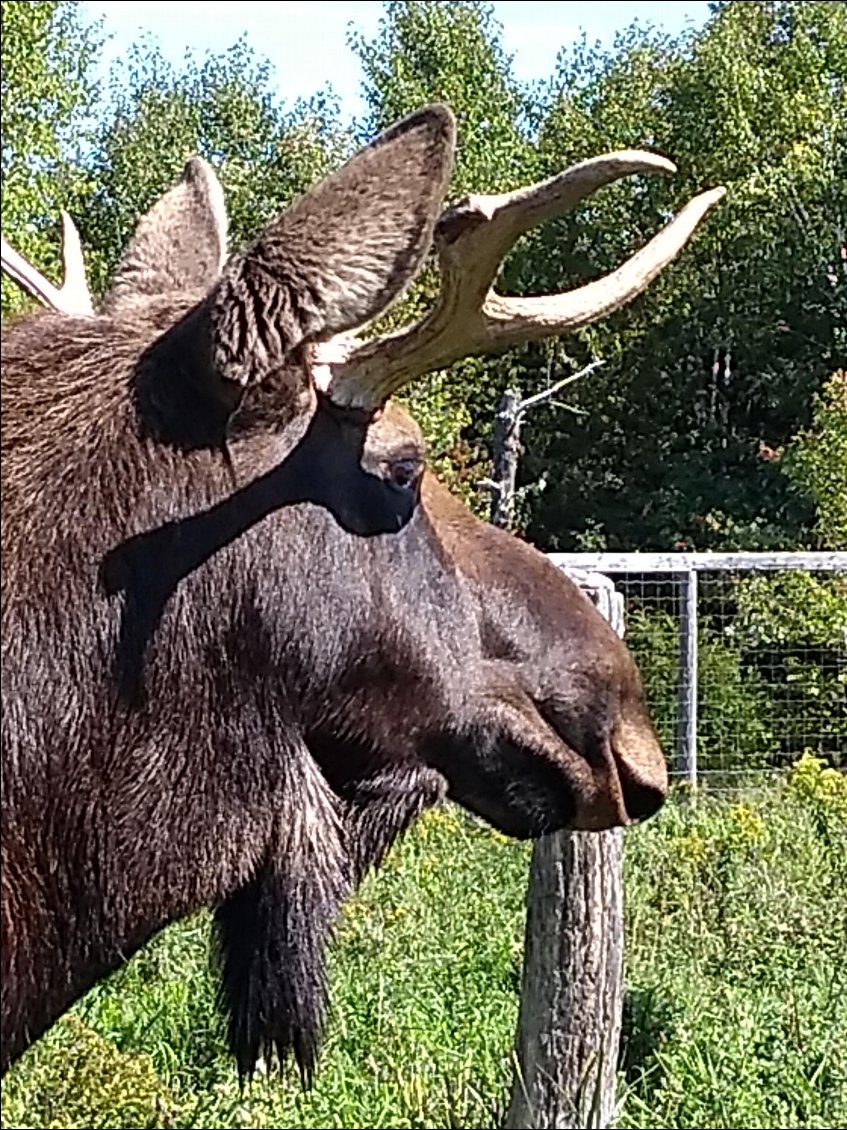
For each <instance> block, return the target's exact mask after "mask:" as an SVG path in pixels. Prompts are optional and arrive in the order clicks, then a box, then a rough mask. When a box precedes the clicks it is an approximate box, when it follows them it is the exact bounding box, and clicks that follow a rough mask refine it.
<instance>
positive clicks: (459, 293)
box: [317, 150, 725, 408]
mask: <svg viewBox="0 0 847 1130" xmlns="http://www.w3.org/2000/svg"><path fill="white" fill-rule="evenodd" d="M675 171H676V166H675V165H674V164H673V163H672V162H671V161H668V160H667V159H666V158H665V157H660V156H658V155H656V154H653V153H646V152H641V151H640V150H623V151H621V152H618V153H607V154H605V155H604V156H601V157H595V158H593V159H591V160H589V161H583V162H581V163H580V164H578V165H573V166H572V167H571V168H569V169H567V170H565V172H563V173H560V174H559V175H558V176H555V177H552V178H551V179H550V180H547V181H543V182H541V183H540V184H535V185H532V186H530V187H528V188H520V189H517V190H516V191H515V192H508V193H503V194H502V195H497V196H468V197H466V198H465V199H464V200H461V201H460V202H459V203H457V204H455V205H453V206H452V207H450V208H448V209H447V210H446V211H445V212H444V213H443V215H442V217H441V219H440V221H439V223H438V227H437V229H436V233H435V246H436V249H437V253H438V259H439V265H440V269H441V291H440V294H439V296H438V299H437V301H436V304H435V306H434V307H433V309H432V310H431V311H430V312H429V313H428V314H427V315H426V316H425V317H424V318H422V319H421V320H420V321H419V322H417V323H415V324H414V325H412V326H407V327H405V328H403V329H401V330H399V331H397V332H395V333H392V334H389V335H387V336H385V337H380V338H376V339H374V340H372V341H361V340H358V339H355V338H354V339H348V341H347V342H346V343H345V345H344V350H343V354H342V355H341V356H340V357H339V354H338V345H339V344H340V343H332V342H329V343H326V345H325V346H323V347H319V349H318V353H317V359H318V363H319V364H321V365H323V366H325V367H327V368H328V372H326V368H325V371H324V377H323V381H322V382H321V383H323V384H324V386H325V387H326V390H327V392H328V395H329V397H330V399H331V400H332V401H334V402H335V403H337V404H340V405H349V406H351V407H353V406H355V407H360V408H374V407H377V406H378V405H380V404H382V403H383V402H384V401H385V400H386V399H387V398H388V397H389V396H390V395H391V394H392V393H394V392H396V391H397V390H398V389H399V388H401V387H402V386H403V385H405V384H407V383H408V382H410V381H412V380H413V379H414V378H415V377H418V376H420V375H422V374H423V373H427V372H431V371H433V370H435V369H442V368H445V367H446V366H448V365H450V364H451V363H452V362H454V361H457V360H459V359H460V358H462V357H470V356H474V355H476V354H481V353H494V352H499V351H501V350H504V349H508V348H510V347H511V346H515V345H520V344H522V343H524V342H528V341H536V340H539V339H541V338H545V337H552V336H554V335H556V334H562V333H567V332H571V331H573V330H577V329H579V328H580V327H582V326H587V325H589V324H590V323H591V322H595V321H597V320H598V319H600V318H602V317H604V316H605V315H607V314H610V313H611V312H612V311H613V310H617V309H618V308H619V307H620V306H623V305H625V304H626V303H627V302H630V301H631V300H632V299H633V298H635V297H636V296H637V295H639V294H640V293H641V292H642V291H643V290H644V289H645V288H646V287H647V286H648V285H649V284H650V282H651V281H652V280H653V279H654V278H655V277H656V276H657V275H658V274H659V273H660V272H661V271H662V270H663V269H664V268H665V267H666V266H667V265H668V263H670V262H671V260H672V259H673V258H674V257H675V256H676V255H677V254H678V253H679V251H681V249H682V248H683V247H684V246H685V244H686V243H687V241H688V239H689V238H690V236H691V235H692V233H693V232H694V229H695V228H696V227H697V225H698V223H699V222H700V220H701V219H702V218H703V216H704V215H705V214H706V212H707V211H708V210H709V208H711V207H712V205H713V204H715V203H717V201H718V200H720V198H721V197H722V196H723V195H724V192H725V190H724V189H723V188H713V189H711V190H710V191H708V192H704V193H702V194H701V195H700V196H697V197H695V198H694V199H693V200H692V201H690V203H688V204H687V205H686V206H685V207H684V208H683V209H682V211H681V212H680V213H679V215H678V216H676V217H675V219H673V220H672V221H671V222H670V223H669V224H668V225H667V226H666V227H665V228H664V229H663V230H662V231H660V232H659V233H658V234H657V235H655V236H654V237H653V238H652V239H651V240H650V242H649V243H648V244H647V245H646V246H645V247H643V248H642V249H641V250H640V251H638V252H636V253H635V254H634V255H633V256H632V257H631V258H630V259H628V260H627V262H626V263H624V264H623V266H621V267H619V268H618V269H617V270H616V271H613V272H612V273H611V274H609V275H606V276H604V277H603V278H600V279H596V280H595V281H593V282H590V283H586V284H585V285H584V286H581V287H579V288H578V289H576V290H572V291H568V292H566V293H563V294H555V295H544V296H541V297H537V298H520V297H515V298H513V297H505V296H503V295H501V294H498V293H497V292H496V291H495V290H494V289H493V283H494V280H495V278H496V276H497V273H498V271H499V269H500V264H501V263H502V261H503V258H504V256H505V255H506V253H507V252H508V251H509V249H510V248H511V246H512V245H513V243H514V242H515V240H516V239H517V238H518V236H520V235H521V234H522V233H524V232H526V231H528V230H530V229H531V228H533V227H536V226H537V225H538V224H541V223H543V222H544V221H546V220H551V219H554V218H555V217H557V216H561V215H563V214H564V213H565V212H568V211H570V210H571V209H572V208H574V207H575V206H576V205H577V204H578V203H579V202H580V201H581V200H583V199H584V198H585V197H586V196H588V195H590V194H591V193H592V192H595V191H596V190H597V189H598V188H601V187H602V186H603V185H607V184H610V183H611V182H613V181H616V180H618V179H619V178H620V177H623V176H627V175H629V174H631V173H648V172H663V173H673V172H675ZM327 378H328V379H327Z"/></svg>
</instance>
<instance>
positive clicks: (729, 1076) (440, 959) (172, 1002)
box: [2, 758, 847, 1130]
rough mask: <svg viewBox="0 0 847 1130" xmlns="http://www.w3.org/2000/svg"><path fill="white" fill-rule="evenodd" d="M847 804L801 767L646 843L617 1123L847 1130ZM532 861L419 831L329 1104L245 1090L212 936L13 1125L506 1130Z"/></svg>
mask: <svg viewBox="0 0 847 1130" xmlns="http://www.w3.org/2000/svg"><path fill="white" fill-rule="evenodd" d="M845 807H847V780H845V778H844V777H843V775H841V774H838V773H835V772H834V771H833V770H827V769H826V768H825V767H824V766H823V765H822V764H821V763H820V762H818V761H816V760H815V759H814V758H804V759H802V760H801V761H800V762H799V763H798V764H797V765H796V766H795V767H794V768H793V769H792V770H791V772H790V773H788V774H786V776H785V777H784V778H782V779H781V781H780V782H777V783H774V785H773V786H772V787H770V788H769V789H767V790H766V791H764V792H762V793H759V794H752V795H750V796H742V797H738V798H736V799H731V800H728V799H724V798H720V797H712V796H709V795H708V794H707V795H705V796H704V797H703V798H701V799H700V800H699V801H698V802H697V803H696V804H693V803H691V802H686V801H684V800H682V799H680V798H677V799H676V801H673V802H671V803H670V804H669V805H668V806H667V807H666V809H665V810H664V812H663V813H662V814H660V816H659V817H658V818H656V819H654V820H651V821H650V822H649V823H648V824H647V825H645V826H644V827H643V828H640V829H638V830H636V831H632V832H630V833H628V835H627V840H626V843H627V863H626V868H625V876H626V883H627V899H626V903H627V931H628V954H627V979H628V992H627V1002H628V1003H627V1010H626V1025H625V1039H624V1046H623V1049H622V1051H623V1054H622V1059H621V1076H620V1084H621V1086H620V1116H619V1119H618V1122H617V1125H618V1126H620V1127H644V1128H649V1127H662V1126H668V1125H670V1126H677V1127H698V1126H749V1127H776V1126H782V1127H800V1126H804V1127H830V1126H839V1125H843V1124H844V1120H845V1116H847V1059H845V1050H846V1049H845V1047H844V1044H843V1041H842V1040H840V1038H839V1037H840V1033H841V1032H843V1030H844V1026H845V1024H847V1012H845V1010H847V983H845V967H844V963H843V960H842V958H843V952H844V947H845V944H847V871H846V870H845V867H847V859H845V856H844V853H843V852H841V851H838V850H833V846H834V845H837V844H839V843H843V841H844V837H845V836H847V811H845ZM457 859H459V860H461V866H459V867H457V865H456V861H457ZM528 862H529V848H528V846H526V845H521V844H515V843H513V842H508V841H505V839H504V837H502V836H499V835H498V834H496V833H493V832H491V831H489V830H487V829H485V828H483V827H481V826H480V825H479V824H478V823H477V822H476V821H474V820H471V819H470V818H467V817H465V816H463V815H461V814H460V813H458V812H457V811H456V810H455V809H452V808H447V809H444V810H441V811H435V812H432V813H430V814H428V815H427V816H426V817H425V818H424V819H423V820H422V821H421V822H420V823H419V825H418V826H417V828H416V829H415V831H414V832H412V833H411V834H410V835H409V836H408V837H407V838H406V840H405V842H404V843H403V845H402V846H401V847H400V848H399V849H398V850H396V851H394V852H393V853H392V855H391V857H390V859H389V861H388V863H387V864H386V866H385V867H384V869H383V870H382V871H381V872H380V873H379V874H378V875H376V876H374V877H372V878H371V879H369V880H368V881H367V883H366V884H365V886H364V888H363V889H362V891H361V892H360V895H359V896H358V897H357V899H356V900H355V901H354V903H353V904H351V906H350V907H349V908H348V911H347V912H346V913H345V915H344V918H343V921H342V924H341V928H340V930H339V935H338V939H337V945H336V950H335V955H334V960H333V978H332V979H333V993H334V1011H333V1019H332V1023H331V1026H330V1031H329V1036H328V1043H327V1046H326V1050H325V1054H324V1057H323V1058H322V1061H321V1067H320V1071H319V1076H318V1080H317V1083H316V1087H315V1090H314V1091H313V1092H312V1093H311V1094H308V1095H303V1094H301V1093H300V1091H299V1088H298V1084H297V1082H296V1080H295V1079H294V1078H293V1075H292V1077H286V1078H284V1079H281V1080H279V1079H276V1078H274V1077H268V1078H260V1079H258V1080H257V1081H256V1082H254V1083H253V1084H252V1085H251V1086H248V1087H247V1088H246V1089H245V1090H244V1092H243V1093H242V1092H241V1091H240V1090H239V1087H238V1084H237V1081H236V1078H235V1072H234V1069H233V1067H232V1065H231V1063H230V1061H229V1059H228V1057H227V1056H226V1053H225V1050H224V1043H223V1033H222V1025H221V1024H220V1023H219V1022H218V1021H217V1019H216V1016H215V1012H214V988H213V985H212V982H211V980H210V978H209V976H208V974H207V971H206V951H205V940H206V935H207V929H208V920H207V918H206V916H205V915H201V916H198V917H196V918H194V919H192V920H190V921H189V922H186V923H183V924H181V925H179V926H176V927H173V928H171V929H169V930H168V931H166V932H165V933H164V934H163V935H162V936H160V937H159V938H157V939H156V940H155V941H153V942H152V943H150V944H149V945H148V946H147V947H145V949H144V950H143V951H142V952H141V953H140V954H139V955H137V956H136V957H135V958H134V959H133V960H132V961H131V962H130V964H129V965H128V966H127V967H126V968H125V969H124V970H123V971H121V972H120V973H118V974H117V975H116V976H114V977H113V978H112V979H111V980H110V982H109V983H108V984H107V985H105V986H104V987H100V988H97V989H95V990H93V991H92V992H91V993H90V994H89V995H88V996H87V997H86V998H85V999H84V1000H83V1001H82V1002H81V1003H80V1004H79V1005H78V1006H77V1007H76V1008H75V1009H74V1013H73V1016H72V1018H70V1019H66V1020H64V1021H62V1022H60V1024H58V1025H57V1026H56V1027H55V1028H54V1029H53V1030H52V1031H51V1032H50V1033H48V1034H47V1036H46V1037H45V1038H44V1039H43V1040H42V1041H41V1042H40V1043H39V1044H38V1045H37V1046H36V1047H35V1048H33V1049H31V1051H30V1052H29V1053H27V1055H26V1056H25V1057H24V1059H23V1060H22V1061H21V1062H20V1063H19V1064H18V1065H16V1066H15V1068H13V1069H12V1071H11V1072H10V1074H9V1076H8V1078H7V1079H6V1081H5V1082H4V1086H3V1113H2V1125H3V1127H4V1128H8V1130H13V1128H15V1127H23V1126H26V1127H36V1128H37V1127H42V1126H50V1125H63V1126H67V1127H72V1126H80V1127H82V1126H85V1127H110V1126H127V1127H133V1126H157V1127H160V1128H167V1127H188V1126H195V1127H197V1126H208V1127H215V1126H229V1127H233V1126H244V1127H248V1126H258V1127H262V1126H302V1127H319V1126H325V1125H328V1124H332V1125H335V1126H341V1127H345V1126H346V1127H356V1126H359V1127H361V1126H397V1127H433V1126H452V1127H457V1126H467V1127H471V1126H493V1125H499V1124H500V1123H499V1119H500V1117H501V1115H502V1110H503V1107H504V1104H505V1099H506V1096H507V1093H508V1086H509V1081H510V1078H511V1064H510V1056H511V1049H512V1046H513V1040H514V1031H515V1023H516V1017H517V1001H518V991H519V980H520V978H519V972H520V954H521V947H522V939H523V925H524V891H525V883H526V876H527V871H528ZM457 908H458V909H457ZM80 1025H83V1026H84V1027H81V1026H80ZM92 1031H96V1032H97V1033H98V1034H99V1035H98V1036H97V1037H96V1038H94V1040H92V1037H91V1035H90V1033H91V1032H92ZM104 1046H105V1047H108V1048H109V1049H111V1058H110V1059H109V1060H108V1061H106V1060H104V1055H105V1052H104ZM104 1062H108V1063H109V1064H110V1077H109V1078H108V1079H105V1080H104V1078H103V1064H104ZM69 1065H70V1066H69ZM145 1065H146V1066H145ZM150 1065H152V1069H153V1070H155V1072H156V1075H157V1076H158V1081H151V1080H152V1077H151V1076H150V1075H149V1074H147V1071H148V1070H149V1068H150ZM137 1081H138V1082H137ZM136 1087H137V1092H136V1093H135V1103H136V1105H135V1106H134V1107H133V1106H132V1105H131V1104H129V1103H128V1101H127V1099H126V1097H125V1096H126V1095H127V1093H128V1092H131V1091H133V1089H134V1088H136ZM63 1104H64V1110H65V1111H66V1117H65V1120H64V1121H62V1122H61V1123H60V1122H58V1121H57V1114H58V1112H59V1111H60V1110H61V1109H63ZM51 1120H52V1121H51Z"/></svg>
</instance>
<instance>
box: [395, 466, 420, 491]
mask: <svg viewBox="0 0 847 1130" xmlns="http://www.w3.org/2000/svg"><path fill="white" fill-rule="evenodd" d="M422 471H423V461H422V460H421V459H395V460H394V461H393V462H392V463H391V464H390V465H389V468H388V477H389V480H390V482H391V483H392V485H393V486H395V487H399V488H400V489H401V490H409V489H411V488H412V487H413V486H414V485H415V483H416V482H417V481H418V479H419V478H420V477H421V472H422Z"/></svg>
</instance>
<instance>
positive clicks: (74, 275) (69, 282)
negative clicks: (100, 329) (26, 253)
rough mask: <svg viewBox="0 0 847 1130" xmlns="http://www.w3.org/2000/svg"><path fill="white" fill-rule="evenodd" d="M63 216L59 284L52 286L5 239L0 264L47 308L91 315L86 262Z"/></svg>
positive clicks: (73, 228)
mask: <svg viewBox="0 0 847 1130" xmlns="http://www.w3.org/2000/svg"><path fill="white" fill-rule="evenodd" d="M61 216H62V266H63V272H64V278H63V281H62V285H61V287H57V286H54V285H53V283H51V282H50V280H49V279H47V278H45V277H44V275H42V274H41V272H40V271H38V270H36V268H35V267H34V266H33V265H32V263H30V262H29V260H27V259H24V257H23V255H20V254H19V253H18V252H17V251H15V249H14V247H12V246H11V245H10V244H9V243H7V241H6V240H5V239H2V240H0V242H2V249H1V250H0V266H2V269H3V270H4V271H5V272H6V274H7V275H8V276H9V278H11V279H14V281H15V282H16V283H17V284H18V286H19V287H21V289H22V290H24V291H26V293H27V294H28V295H30V297H32V298H34V299H35V300H36V301H37V302H40V303H41V305H42V306H46V307H47V308H48V309H50V310H55V311H56V312H57V313H59V314H68V315H70V316H71V317H86V318H87V317H91V316H92V315H93V314H94V304H93V303H92V301H91V294H90V292H89V289H88V282H87V280H86V276H85V261H84V259H83V257H82V245H81V244H80V240H79V232H78V231H77V230H76V226H75V224H74V222H73V220H72V219H71V217H70V216H69V215H68V213H67V212H65V211H63V212H62V213H61Z"/></svg>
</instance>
